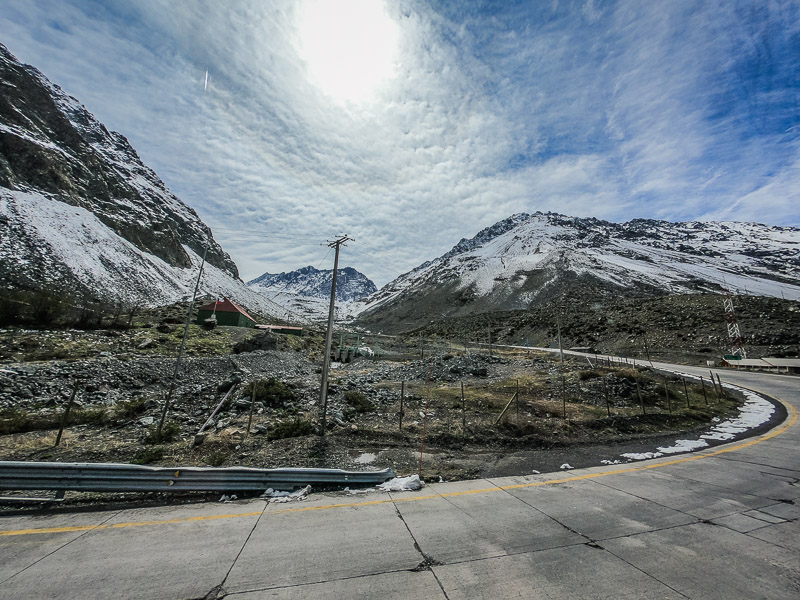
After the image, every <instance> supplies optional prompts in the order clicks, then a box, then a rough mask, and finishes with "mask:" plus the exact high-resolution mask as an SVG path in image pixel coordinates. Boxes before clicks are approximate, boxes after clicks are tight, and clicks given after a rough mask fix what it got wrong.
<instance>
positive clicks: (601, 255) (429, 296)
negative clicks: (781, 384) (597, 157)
mask: <svg viewBox="0 0 800 600" xmlns="http://www.w3.org/2000/svg"><path fill="white" fill-rule="evenodd" d="M723 290H730V291H733V292H736V293H742V294H751V295H756V296H772V297H778V298H780V297H782V296H783V297H785V298H787V299H795V300H798V299H800V229H798V228H793V227H769V226H766V225H758V224H755V223H733V222H724V223H723V222H720V223H716V222H708V223H701V222H688V223H670V222H666V221H655V220H645V219H636V220H633V221H629V222H627V223H622V224H617V223H610V222H607V221H601V220H598V219H593V218H590V219H581V218H573V217H566V216H563V215H559V214H552V213H546V214H543V213H539V212H537V213H534V214H532V215H531V214H524V213H523V214H517V215H513V216H511V217H509V218H508V219H505V220H503V221H500V222H499V223H496V224H495V225H492V226H491V227H488V228H486V229H484V230H483V231H481V232H480V233H478V234H477V235H476V236H475V237H473V238H472V239H462V240H461V241H460V242H459V243H458V244H456V245H455V246H454V247H453V249H452V250H450V251H449V252H447V253H446V254H444V255H442V256H441V257H439V258H437V259H435V260H433V261H429V262H426V263H424V264H422V265H420V266H419V267H417V268H416V269H414V270H412V271H410V272H409V273H406V274H404V275H401V276H400V277H398V278H397V279H395V280H394V281H392V282H390V283H389V284H387V285H386V286H384V287H383V288H381V289H380V290H379V291H378V292H377V293H375V294H373V295H371V296H370V297H368V298H366V299H365V300H363V301H362V302H359V303H357V304H358V311H359V312H360V313H361V315H360V316H359V321H360V322H362V323H364V324H370V323H372V324H378V323H387V322H394V323H400V322H404V323H408V324H412V325H413V324H421V323H428V322H430V320H435V319H440V318H442V317H449V316H460V315H468V314H476V313H481V312H488V311H504V310H520V309H527V308H529V307H531V306H535V305H537V304H541V303H546V302H548V301H551V300H554V299H560V298H565V299H568V300H569V299H572V300H573V301H581V302H582V301H591V299H592V298H595V299H601V298H603V297H613V296H614V295H620V294H623V295H625V296H628V297H630V296H642V297H652V296H658V295H667V294H685V293H694V292H720V291H723Z"/></svg>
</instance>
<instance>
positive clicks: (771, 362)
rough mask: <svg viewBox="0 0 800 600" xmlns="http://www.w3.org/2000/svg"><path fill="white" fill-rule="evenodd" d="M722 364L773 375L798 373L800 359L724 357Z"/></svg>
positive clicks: (799, 370) (799, 371)
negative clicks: (770, 372) (767, 372)
mask: <svg viewBox="0 0 800 600" xmlns="http://www.w3.org/2000/svg"><path fill="white" fill-rule="evenodd" d="M722 364H723V365H725V366H726V367H733V368H734V369H745V370H756V371H772V372H774V373H795V374H798V373H800V358H772V357H769V356H767V357H764V358H742V359H733V358H729V357H725V359H724V360H723V361H722Z"/></svg>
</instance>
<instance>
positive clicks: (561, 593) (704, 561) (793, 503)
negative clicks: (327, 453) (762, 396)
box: [0, 367, 800, 600]
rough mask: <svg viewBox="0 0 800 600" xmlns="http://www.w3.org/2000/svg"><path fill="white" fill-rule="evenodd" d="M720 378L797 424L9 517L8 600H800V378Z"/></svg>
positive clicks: (0, 568) (0, 560) (2, 527)
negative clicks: (348, 491)
mask: <svg viewBox="0 0 800 600" xmlns="http://www.w3.org/2000/svg"><path fill="white" fill-rule="evenodd" d="M680 369H681V370H682V371H684V372H694V373H696V374H698V375H706V374H707V373H708V370H707V369H693V368H691V367H680ZM718 372H719V373H720V375H721V377H722V380H723V382H731V383H736V384H738V385H742V386H746V387H749V388H751V389H756V390H758V391H761V392H764V393H766V394H769V395H771V396H772V397H774V398H777V399H778V400H780V401H781V402H783V403H784V404H785V405H786V406H787V410H788V418H787V420H786V421H785V422H784V423H783V424H780V425H778V426H777V427H775V428H774V429H772V430H771V431H769V432H767V433H766V434H763V435H761V436H758V437H753V438H750V439H747V440H742V441H739V442H736V443H733V444H728V445H722V446H716V447H714V448H711V449H708V450H705V451H702V452H695V453H691V454H683V455H677V456H676V455H673V456H670V457H665V458H662V459H657V460H653V461H642V462H637V463H630V464H624V465H615V466H611V467H603V468H592V469H584V470H574V471H569V472H561V473H551V474H548V475H534V476H526V477H505V478H497V479H480V480H474V481H464V482H458V483H442V484H430V485H427V486H426V487H425V488H424V489H422V490H420V491H419V492H400V493H392V494H387V493H383V492H370V493H367V494H358V495H353V496H348V495H343V494H312V495H311V496H310V498H309V499H308V500H307V501H305V502H302V503H291V504H275V503H270V504H267V503H266V502H265V501H263V500H251V501H246V502H237V503H229V504H222V503H210V504H196V505H187V506H180V507H156V508H153V507H149V508H138V509H127V510H117V511H98V512H88V513H87V512H82V513H75V514H65V513H58V514H39V515H25V516H6V517H2V518H0V598H15V599H16V598H148V599H152V598H176V599H188V598H221V597H226V598H232V599H233V598H235V599H242V600H244V599H256V598H305V599H308V598H381V599H387V598H449V599H456V598H487V599H488V598H491V599H492V600H495V599H502V598H581V599H587V598H598V599H599V598H603V599H611V598H614V599H620V598H636V599H639V598H648V599H649V598H703V599H713V598H720V599H725V600H730V599H734V598H780V599H786V598H798V597H800V500H798V499H799V498H800V425H798V423H797V411H798V409H800V378H798V377H789V376H780V375H767V374H758V373H741V372H729V371H724V370H722V371H718Z"/></svg>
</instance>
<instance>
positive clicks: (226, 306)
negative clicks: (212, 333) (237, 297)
mask: <svg viewBox="0 0 800 600" xmlns="http://www.w3.org/2000/svg"><path fill="white" fill-rule="evenodd" d="M211 317H214V318H215V319H216V320H217V325H229V326H231V327H254V326H255V324H256V320H255V319H254V318H253V317H251V316H250V315H248V314H247V311H246V310H244V309H243V308H242V307H241V306H238V305H236V304H234V303H233V302H231V301H230V300H228V299H227V298H223V299H222V300H218V301H216V302H211V303H209V304H206V305H205V306H201V307H200V308H199V309H198V312H197V324H198V325H203V324H204V323H205V321H206V319H210V318H211Z"/></svg>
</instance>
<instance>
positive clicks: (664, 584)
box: [604, 548, 689, 598]
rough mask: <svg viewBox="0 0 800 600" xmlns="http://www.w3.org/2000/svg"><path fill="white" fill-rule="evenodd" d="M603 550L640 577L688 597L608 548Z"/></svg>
mask: <svg viewBox="0 0 800 600" xmlns="http://www.w3.org/2000/svg"><path fill="white" fill-rule="evenodd" d="M604 550H605V551H606V552H608V553H609V554H610V555H611V556H614V557H616V558H618V559H619V560H621V561H622V562H624V563H625V564H626V565H628V566H629V567H631V568H633V569H636V570H637V571H639V572H640V573H641V574H642V575H644V576H645V577H649V578H650V579H652V580H653V581H657V582H658V583H660V584H661V585H663V586H664V587H666V588H669V589H670V590H672V591H673V592H675V593H676V594H678V595H679V596H681V597H682V598H689V596H687V595H686V594H684V593H681V592H680V591H679V590H677V589H675V588H674V587H672V586H671V585H670V584H668V583H666V582H664V581H661V580H660V579H659V578H658V577H656V576H655V575H651V574H650V573H648V572H647V571H645V570H644V569H640V568H639V567H637V566H636V565H635V564H633V563H632V562H630V561H628V560H625V559H624V558H622V557H621V556H620V555H619V554H616V553H614V552H612V551H611V550H609V549H608V548H604Z"/></svg>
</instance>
